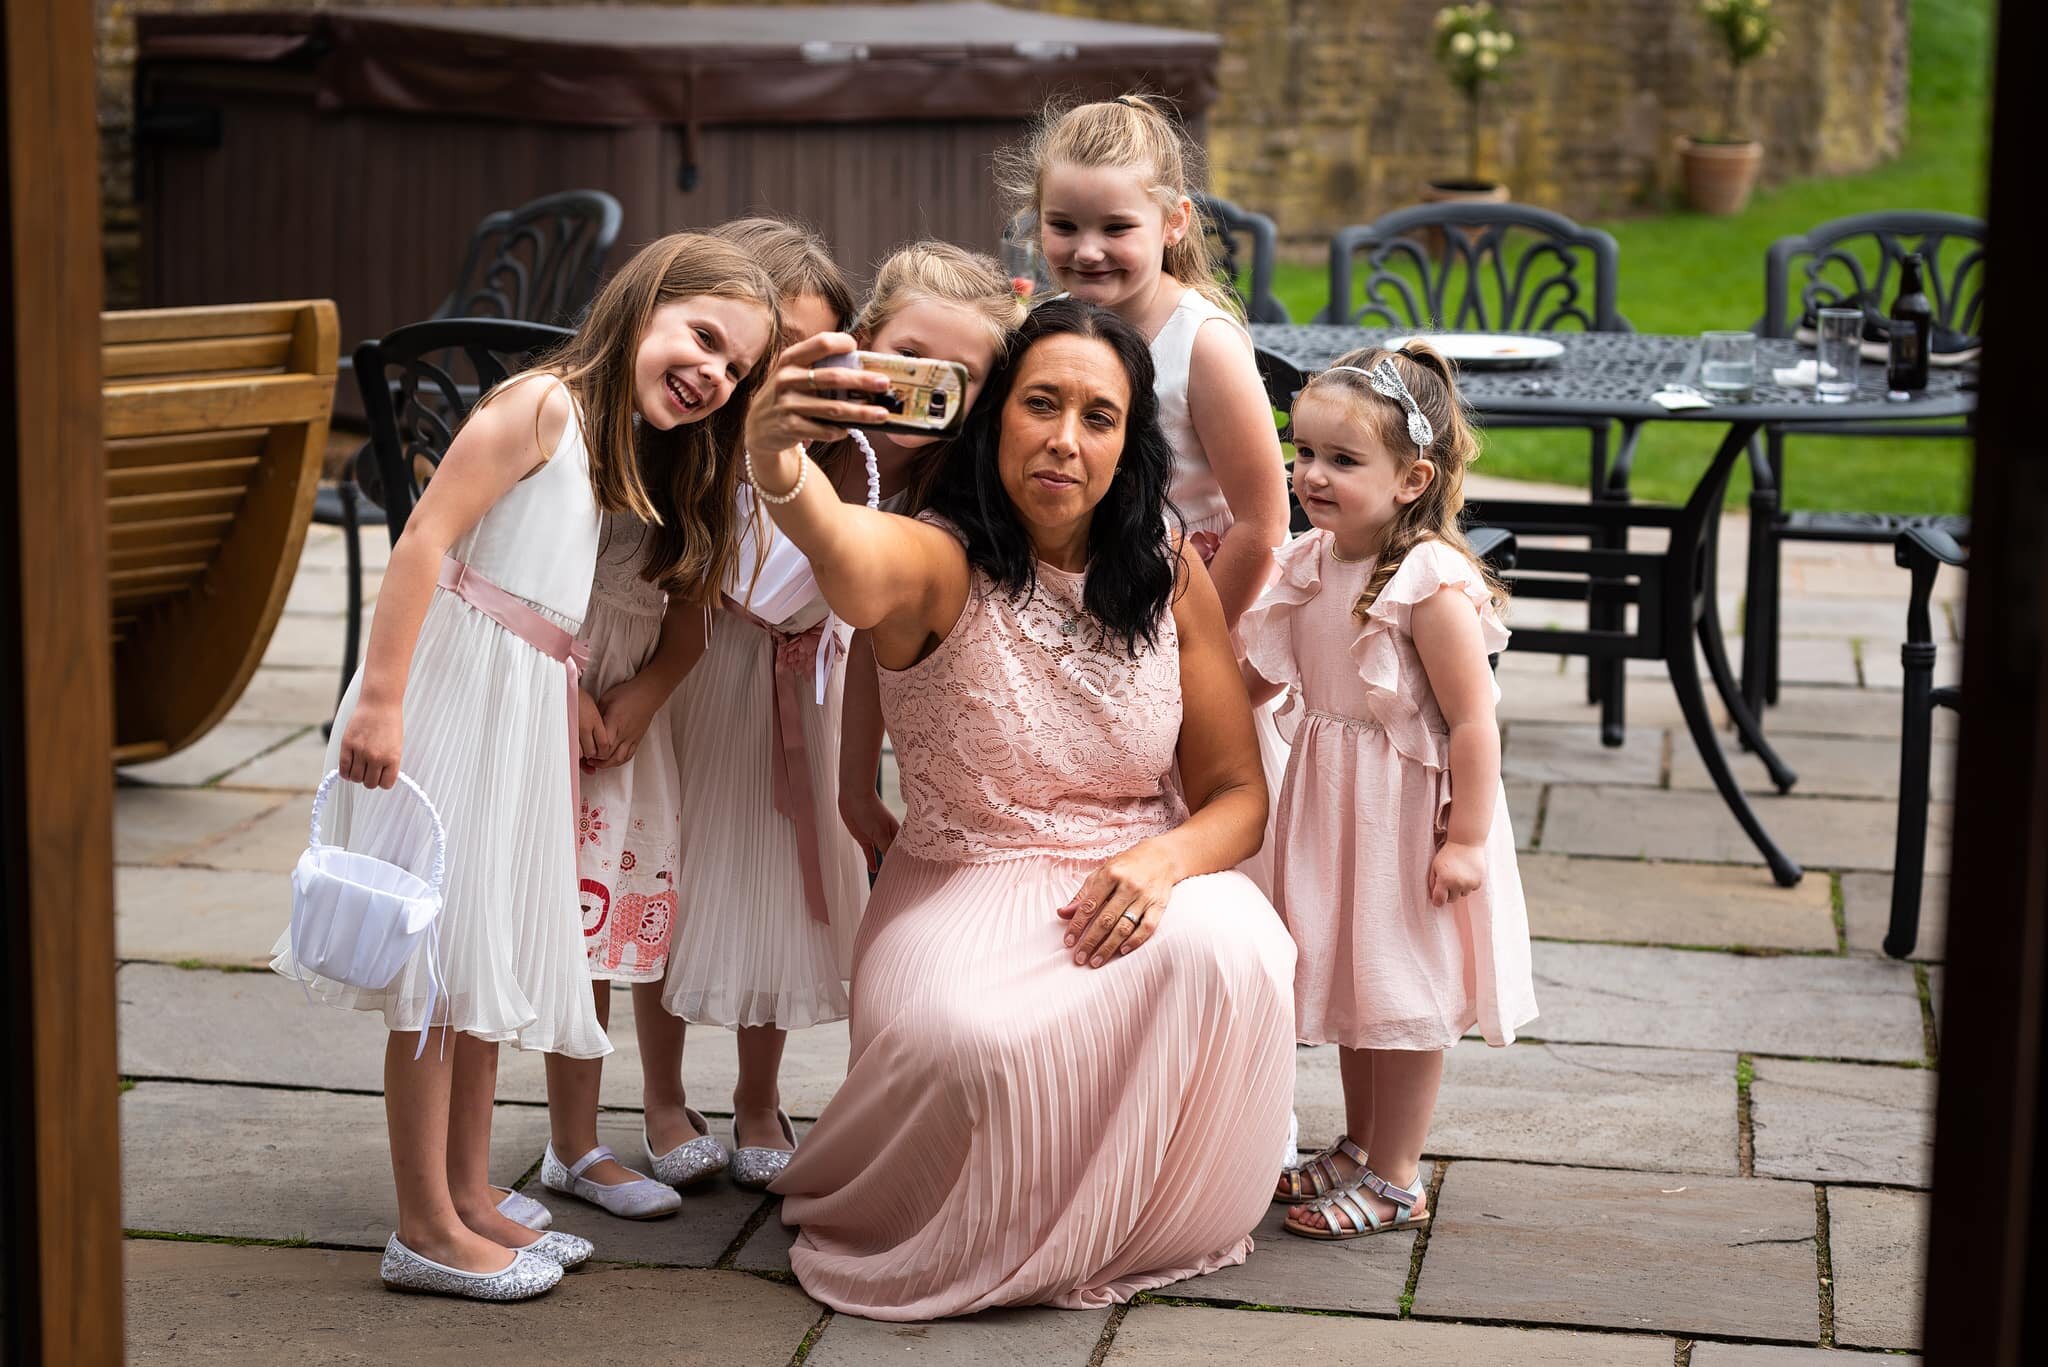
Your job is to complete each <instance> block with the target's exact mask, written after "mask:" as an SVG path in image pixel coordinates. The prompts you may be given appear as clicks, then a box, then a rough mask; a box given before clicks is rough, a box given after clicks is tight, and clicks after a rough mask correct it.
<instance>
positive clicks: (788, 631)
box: [662, 488, 868, 1030]
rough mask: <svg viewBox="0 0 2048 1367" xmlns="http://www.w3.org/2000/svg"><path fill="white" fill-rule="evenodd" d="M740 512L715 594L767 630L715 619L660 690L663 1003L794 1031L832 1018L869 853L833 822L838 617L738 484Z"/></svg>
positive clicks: (839, 685) (730, 614)
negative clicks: (675, 873) (789, 792)
mask: <svg viewBox="0 0 2048 1367" xmlns="http://www.w3.org/2000/svg"><path fill="white" fill-rule="evenodd" d="M740 516H741V520H742V525H743V526H745V527H747V528H748V530H747V531H746V532H745V533H744V536H745V539H744V540H743V541H742V543H741V564H740V565H739V566H738V567H737V569H736V570H735V572H734V574H733V577H732V580H731V582H729V583H728V584H727V585H726V586H725V592H726V594H727V596H728V597H729V598H730V599H731V600H733V602H734V603H736V604H738V605H739V606H741V607H744V608H746V609H748V611H749V612H750V613H751V615H752V616H753V617H755V618H757V619H759V621H761V622H766V623H768V624H769V626H770V627H772V628H773V634H772V635H771V634H770V632H768V631H764V630H763V629H762V628H761V626H760V625H758V624H757V623H756V622H755V621H750V620H748V618H747V617H746V616H742V615H740V614H739V613H738V612H735V611H731V610H729V609H728V610H721V611H719V612H717V613H715V614H713V618H712V629H711V642H710V644H709V645H708V646H707V647H706V648H705V651H704V658H703V659H702V660H701V661H699V662H698V665H697V667H696V669H694V670H693V671H691V673H690V677H689V678H688V679H686V680H684V682H683V685H682V687H680V688H678V689H677V690H676V694H675V697H674V698H673V699H672V706H673V707H674V709H675V719H674V725H675V744H676V747H677V751H678V754H679V756H680V763H679V766H678V767H679V769H680V771H681V776H682V779H681V781H682V844H683V854H682V864H683V869H684V870H685V876H684V878H683V883H682V887H681V888H680V890H679V903H678V906H677V909H676V927H675V932H674V935H673V937H672V939H671V942H670V946H669V955H668V974H667V977H666V979H665V982H664V986H663V988H662V1005H663V1006H665V1007H667V1008H668V1010H669V1011H670V1013H671V1014H673V1015H677V1016H680V1017H682V1018H683V1019H684V1020H686V1021H691V1022H695V1023H699V1024H705V1025H722V1026H725V1027H727V1028H728V1029H732V1028H737V1027H739V1026H754V1025H775V1026H779V1027H781V1028H782V1029H784V1030H800V1029H803V1028H804V1027H805V1026H810V1025H818V1024H821V1023H823V1022H826V1021H836V1020H844V1019H845V1018H846V1015H847V1012H848V1010H849V1003H848V1000H847V993H846V980H847V975H848V973H849V971H850V968H851V965H852V960H853V937H854V932H855V931H856V930H857V929H858V928H859V925H860V917H861V910H862V908H863V907H864V906H865V905H866V904H867V893H868V879H867V861H866V858H865V857H864V856H863V855H862V853H861V849H860V846H859V845H858V844H856V843H855V842H854V839H853V837H852V836H851V835H849V834H848V833H847V830H846V826H845V824H844V823H843V822H841V821H840V819H839V731H840V704H841V701H842V698H843V696H844V692H845V685H846V660H845V655H844V653H843V651H840V652H836V653H835V652H833V651H831V650H829V649H826V648H825V641H826V639H827V638H828V637H829V636H830V635H832V634H833V633H834V632H835V631H837V630H840V629H841V628H840V626H839V624H838V623H837V621H836V619H831V620H828V618H829V617H830V614H829V613H828V611H827V609H826V606H825V598H824V595H823V594H822V593H820V592H819V591H818V587H817V582H816V581H815V580H814V579H813V578H812V577H811V571H810V564H809V562H808V561H806V560H805V559H804V558H803V553H802V552H801V551H799V550H797V548H796V546H795V545H794V544H792V543H791V542H790V540H789V539H788V538H787V537H785V536H783V535H782V533H781V532H779V531H777V530H776V529H775V525H774V524H773V523H771V522H769V521H768V519H767V518H766V517H763V516H759V515H757V514H756V512H755V509H754V506H753V501H752V491H751V490H750V489H746V488H742V489H741V490H740ZM729 606H730V605H729ZM846 634H849V635H850V633H846ZM841 639H842V641H843V637H842V638H841ZM779 675H780V676H782V677H778V676H779ZM779 689H780V690H784V691H786V693H787V694H788V695H789V696H790V697H791V701H792V703H793V708H794V712H795V714H796V716H797V718H798V721H799V729H800V731H801V735H802V746H803V757H802V767H803V769H804V770H805V771H806V772H807V773H808V776H809V781H810V791H811V801H810V803H809V810H810V816H811V820H812V821H813V822H814V823H815V829H816V832H817V839H818V853H819V865H820V873H821V875H822V881H823V885H824V887H823V891H824V903H825V909H826V916H827V919H826V920H824V921H819V920H818V919H816V918H815V917H814V916H813V915H812V914H811V907H810V902H809V898H808V894H807V891H806V888H805V883H804V869H803V861H802V855H801V850H800V846H799V844H798V840H797V830H796V825H795V823H794V822H792V821H791V820H790V818H789V817H787V816H785V815H783V814H782V813H781V812H780V811H778V810H777V809H776V805H775V778H774V761H775V757H776V753H777V751H776V724H775V722H776V709H777V707H778V701H777V693H778V690H779ZM794 739H795V737H793V736H791V737H785V742H788V741H792V740H794Z"/></svg>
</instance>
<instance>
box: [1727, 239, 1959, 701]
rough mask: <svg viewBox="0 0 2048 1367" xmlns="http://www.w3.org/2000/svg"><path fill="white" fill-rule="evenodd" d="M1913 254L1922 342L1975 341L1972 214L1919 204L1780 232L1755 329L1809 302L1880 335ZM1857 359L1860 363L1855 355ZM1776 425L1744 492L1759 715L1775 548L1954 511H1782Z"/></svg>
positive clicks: (1929, 429)
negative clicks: (1852, 314) (1923, 320)
mask: <svg viewBox="0 0 2048 1367" xmlns="http://www.w3.org/2000/svg"><path fill="white" fill-rule="evenodd" d="M1907 252H1918V253H1920V255H1921V257H1922V258H1923V259H1924V260H1925V261H1926V264H1927V272H1926V284H1927V294H1928V302H1929V303H1930V304H1931V305H1932V306H1933V309H1934V328H1935V332H1934V349H1935V350H1936V351H1937V352H1943V351H1950V352H1954V351H1962V350H1966V349H1968V348H1971V347H1974V346H1976V345H1977V332H1978V329H1979V327H1980V326H1981V323H1982V319H1983V309H1984V221H1983V220H1982V219H1977V218H1970V217H1967V216H1965V215H1963V214H1949V213H1934V212H1924V211H1919V210H1901V211H1894V212H1884V213H1873V214H1857V215H1855V216H1853V217H1850V218H1838V219H1836V220H1834V221H1833V222H1831V223H1823V224H1821V225H1820V226H1819V227H1817V228H1814V229H1812V230H1810V231H1808V232H1804V233H1797V234H1794V235H1793V236H1790V237H1781V238H1779V239H1778V240H1777V241H1776V242H1774V243H1772V244H1771V249H1770V251H1769V253H1767V254H1766V256H1765V258H1764V316H1763V319H1762V321H1761V322H1759V323H1758V324H1757V328H1756V330H1757V332H1758V333H1759V334H1761V335H1762V336H1765V337H1795V336H1797V335H1799V332H1800V330H1801V329H1802V328H1810V327H1811V326H1812V322H1813V317H1814V314H1815V312H1816V311H1817V310H1819V309H1823V308H1838V307H1839V308H1861V309H1862V310H1863V312H1864V317H1865V324H1864V336H1865V338H1866V340H1879V339H1881V338H1883V336H1884V335H1885V334H1884V323H1883V317H1884V313H1885V310H1886V309H1887V308H1889V307H1890V305H1891V296H1892V294H1893V293H1894V292H1896V289H1897V280H1898V268H1899V261H1900V259H1901V258H1902V257H1903V256H1904V255H1905V254H1906V253H1907ZM1864 364H1866V365H1868V364H1871V362H1869V361H1865V362H1864ZM1971 431H1972V427H1971V424H1970V421H1969V420H1968V419H1963V420H1962V421H1959V422H1895V423H1867V422H1866V423H1840V424H1827V425H1815V424H1807V425H1804V426H1802V427H1801V428H1800V429H1799V434H1800V436H1801V437H1802V438H1804V437H1806V436H1807V435H1808V434H1812V435H1815V436H1835V437H1957V436H1968V435H1969V434H1970V432H1971ZM1785 435H1786V434H1785V431H1784V429H1783V428H1778V427H1766V428H1765V429H1764V450H1765V458H1766V459H1767V460H1768V461H1769V462H1770V467H1771V471H1772V474H1773V476H1774V478H1773V479H1772V480H1771V482H1770V487H1769V488H1768V489H1759V490H1758V491H1756V492H1755V493H1752V494H1751V495H1750V516H1749V566H1748V570H1749V588H1748V596H1747V599H1746V605H1745V608H1744V612H1743V646H1742V693H1743V697H1744V698H1745V699H1746V700H1747V701H1748V703H1749V706H1750V710H1751V711H1752V712H1755V713H1757V714H1758V715H1761V714H1762V710H1763V705H1764V703H1765V702H1773V703H1775V702H1776V701H1777V700H1778V620H1779V600H1780V597H1781V594H1780V590H1779V555H1780V548H1781V546H1782V544H1783V543H1784V542H1786V541H1838V542H1841V541H1846V542H1863V543H1866V544H1871V545H1882V544H1884V543H1885V542H1888V541H1893V540H1895V539H1896V538H1897V537H1898V535H1899V533H1900V532H1901V531H1902V530H1904V529H1906V528H1908V527H1914V526H1933V527H1938V528H1941V529H1943V530H1946V531H1949V532H1956V531H1959V530H1960V529H1961V527H1962V526H1963V525H1964V523H1963V521H1962V519H1960V518H1947V517H1939V516H1933V515H1927V516H1916V515H1912V514H1897V513H1844V512H1832V513H1822V512H1796V511H1795V512H1788V511H1785V510H1784V508H1783V507H1782V506H1781V501H1782V490H1783V489H1784V487H1785Z"/></svg>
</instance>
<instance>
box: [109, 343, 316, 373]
mask: <svg viewBox="0 0 2048 1367" xmlns="http://www.w3.org/2000/svg"><path fill="white" fill-rule="evenodd" d="M291 346H292V335H291V334H290V333H289V332H265V333H258V334H257V335H255V336H253V337H210V338H206V339H204V340H191V339H183V340H179V341H175V342H131V343H128V344H126V345H122V346H110V347H107V348H106V349H105V350H103V351H102V352H101V353H100V356H101V361H100V365H101V371H100V373H101V375H102V376H103V377H104V378H105V379H106V380H108V381H114V380H127V379H133V378H135V377H137V376H142V375H150V376H169V375H218V374H220V373H222V372H223V371H236V370H246V371H276V370H279V369H282V368H283V366H284V363H285V357H286V356H287V355H289V354H290V352H291Z"/></svg>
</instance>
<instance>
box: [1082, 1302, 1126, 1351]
mask: <svg viewBox="0 0 2048 1367" xmlns="http://www.w3.org/2000/svg"><path fill="white" fill-rule="evenodd" d="M1130 1313H1131V1302H1130V1301H1125V1302H1124V1303H1123V1304H1122V1305H1116V1306H1111V1307H1110V1311H1109V1318H1108V1319H1107V1320H1104V1321H1103V1324H1102V1332H1101V1333H1100V1334H1099V1335H1097V1336H1096V1339H1095V1349H1094V1351H1093V1352H1091V1353H1089V1354H1088V1367H1102V1360H1103V1359H1104V1358H1106V1357H1108V1356H1109V1349H1110V1345H1111V1344H1112V1343H1114V1342H1115V1341H1116V1331H1117V1330H1118V1329H1121V1328H1122V1327H1123V1323H1124V1318H1125V1317H1126V1316H1127V1315H1129V1314H1130Z"/></svg>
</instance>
